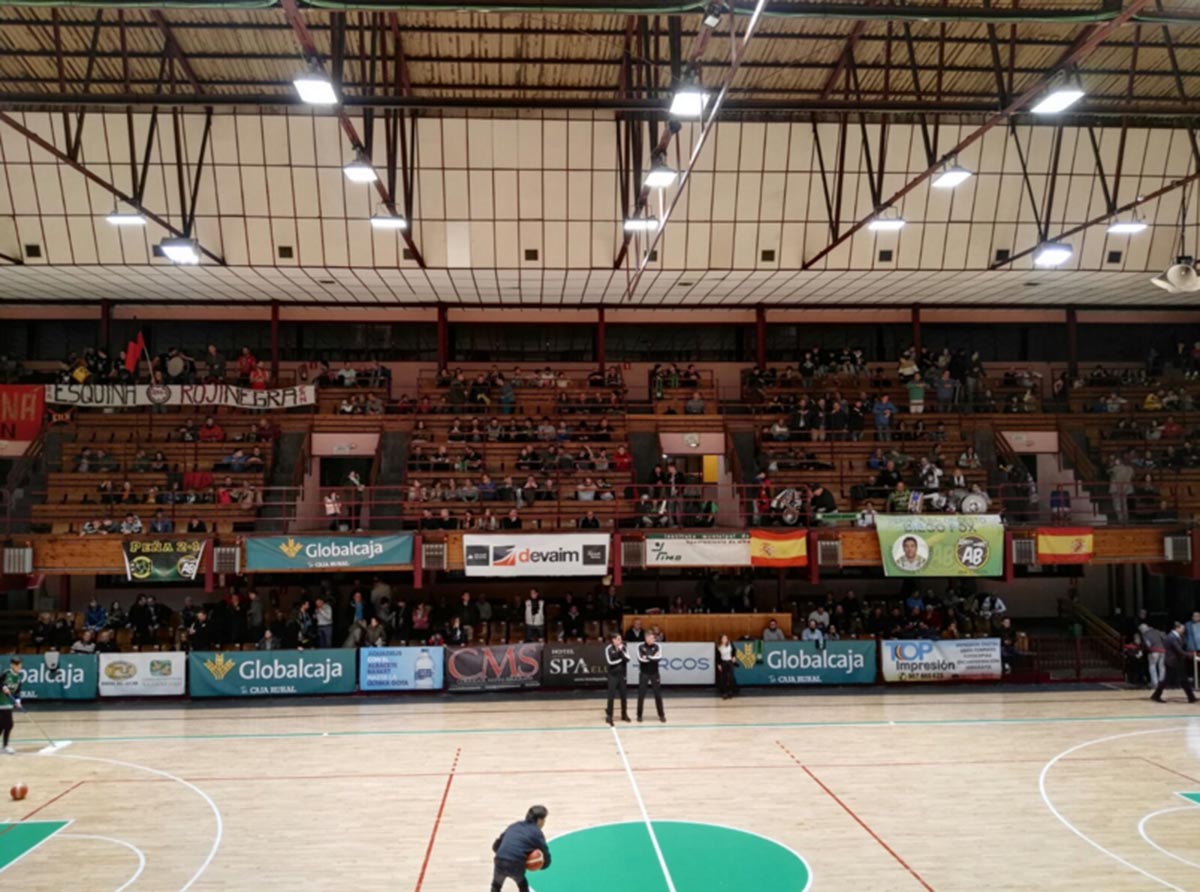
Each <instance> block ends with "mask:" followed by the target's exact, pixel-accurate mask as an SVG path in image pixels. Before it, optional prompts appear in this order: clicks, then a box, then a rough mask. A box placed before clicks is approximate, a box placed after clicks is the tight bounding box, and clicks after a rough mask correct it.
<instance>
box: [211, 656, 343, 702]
mask: <svg viewBox="0 0 1200 892" xmlns="http://www.w3.org/2000/svg"><path fill="white" fill-rule="evenodd" d="M357 654H358V652H357V651H355V650H350V649H327V650H260V651H236V650H235V651H229V652H224V651H194V652H192V653H190V654H188V693H189V694H191V695H192V696H193V697H278V696H286V695H292V694H353V693H354V688H355V681H356V673H355V669H356V664H357V660H358V656H357Z"/></svg>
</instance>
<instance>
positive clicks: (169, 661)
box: [100, 651, 187, 697]
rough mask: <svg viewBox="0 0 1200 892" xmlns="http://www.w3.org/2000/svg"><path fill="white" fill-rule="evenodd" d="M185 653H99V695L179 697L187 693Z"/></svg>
mask: <svg viewBox="0 0 1200 892" xmlns="http://www.w3.org/2000/svg"><path fill="white" fill-rule="evenodd" d="M186 674H187V654H185V653H183V652H182V651H176V652H162V653H157V652H156V653H118V654H100V696H101V697H182V696H183V695H184V694H186V693H187V690H186V688H187V679H186Z"/></svg>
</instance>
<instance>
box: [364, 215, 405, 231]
mask: <svg viewBox="0 0 1200 892" xmlns="http://www.w3.org/2000/svg"><path fill="white" fill-rule="evenodd" d="M371 225H372V226H373V227H374V228H375V229H408V221H407V220H405V219H404V218H403V217H397V216H396V215H395V214H388V213H382V214H373V215H372V216H371Z"/></svg>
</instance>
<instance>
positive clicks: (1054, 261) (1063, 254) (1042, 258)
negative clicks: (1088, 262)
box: [1033, 242, 1075, 266]
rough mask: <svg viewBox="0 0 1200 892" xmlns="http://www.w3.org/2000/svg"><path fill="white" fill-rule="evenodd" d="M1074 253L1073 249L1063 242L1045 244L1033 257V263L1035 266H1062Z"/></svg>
mask: <svg viewBox="0 0 1200 892" xmlns="http://www.w3.org/2000/svg"><path fill="white" fill-rule="evenodd" d="M1074 253H1075V251H1074V249H1073V248H1072V247H1071V246H1070V245H1068V244H1065V243H1064V242H1046V243H1045V244H1044V245H1042V246H1041V247H1040V248H1038V252H1037V253H1036V254H1034V255H1033V263H1034V265H1035V266H1062V265H1063V264H1064V263H1066V262H1067V261H1068V260H1070V259H1071V255H1072V254H1074Z"/></svg>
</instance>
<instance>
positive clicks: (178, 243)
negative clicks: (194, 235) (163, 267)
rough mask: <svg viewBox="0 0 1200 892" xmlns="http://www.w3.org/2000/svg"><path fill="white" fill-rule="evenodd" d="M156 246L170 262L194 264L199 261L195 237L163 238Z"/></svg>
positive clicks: (186, 264)
mask: <svg viewBox="0 0 1200 892" xmlns="http://www.w3.org/2000/svg"><path fill="white" fill-rule="evenodd" d="M158 247H159V250H160V251H162V253H163V256H164V257H166V258H167V259H168V260H170V261H171V262H172V263H178V264H181V265H184V266H194V265H195V264H197V263H199V262H200V246H199V245H197V244H196V241H195V239H190V238H165V239H163V240H162V241H161V242H159V243H158Z"/></svg>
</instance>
